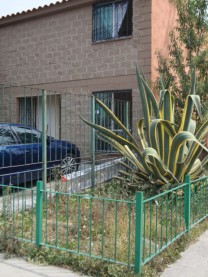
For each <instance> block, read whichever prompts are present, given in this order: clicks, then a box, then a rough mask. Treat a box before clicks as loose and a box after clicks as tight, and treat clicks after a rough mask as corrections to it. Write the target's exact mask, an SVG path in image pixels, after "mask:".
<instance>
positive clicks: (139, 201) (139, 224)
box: [134, 192, 144, 276]
mask: <svg viewBox="0 0 208 277" xmlns="http://www.w3.org/2000/svg"><path fill="white" fill-rule="evenodd" d="M143 199H144V196H143V192H137V194H136V226H135V264H134V270H135V272H136V273H137V274H138V276H140V275H141V273H142V264H143V205H144V204H143Z"/></svg>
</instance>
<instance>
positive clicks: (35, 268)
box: [0, 254, 84, 277]
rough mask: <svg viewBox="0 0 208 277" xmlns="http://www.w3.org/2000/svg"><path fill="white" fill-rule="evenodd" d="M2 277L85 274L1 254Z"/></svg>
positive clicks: (0, 268) (63, 276)
mask: <svg viewBox="0 0 208 277" xmlns="http://www.w3.org/2000/svg"><path fill="white" fill-rule="evenodd" d="M0 276H1V277H11V276H15V277H80V276H84V275H81V274H79V273H76V272H73V271H71V270H68V269H64V268H59V267H55V266H45V265H36V264H32V263H29V262H26V261H25V260H23V259H21V258H9V259H4V255H3V254H0Z"/></svg>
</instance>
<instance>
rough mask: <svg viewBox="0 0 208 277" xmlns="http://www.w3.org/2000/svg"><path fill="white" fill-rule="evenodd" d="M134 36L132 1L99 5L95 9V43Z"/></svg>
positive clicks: (93, 35)
mask: <svg viewBox="0 0 208 277" xmlns="http://www.w3.org/2000/svg"><path fill="white" fill-rule="evenodd" d="M130 35H132V0H121V1H113V2H107V3H106V2H105V3H101V4H97V5H95V6H94V7H93V34H92V39H93V42H96V41H102V40H108V39H114V38H120V37H125V36H130Z"/></svg>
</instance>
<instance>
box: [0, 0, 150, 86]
mask: <svg viewBox="0 0 208 277" xmlns="http://www.w3.org/2000/svg"><path fill="white" fill-rule="evenodd" d="M150 4H151V1H150V0H145V1H144V0H134V20H133V21H134V25H133V30H134V31H133V36H132V37H131V38H127V39H120V40H114V41H108V42H102V43H95V44H92V39H91V37H92V6H91V5H89V6H84V7H82V8H77V9H73V10H69V11H66V12H61V13H59V14H54V15H49V16H43V17H40V18H37V19H33V20H26V21H23V22H18V21H17V22H16V23H15V24H10V25H8V26H7V25H4V26H3V27H1V28H0V78H1V80H4V81H7V82H10V81H12V82H13V83H14V84H15V85H36V84H38V85H40V84H48V83H50V84H52V83H54V82H55V83H57V82H59V83H60V82H69V81H72V80H73V81H79V80H89V79H97V78H105V77H109V76H111V77H112V76H123V75H125V76H126V75H132V74H135V66H136V65H137V64H138V63H139V64H140V65H142V66H143V67H144V71H145V72H146V73H147V74H148V75H150V73H151V72H150V70H151V69H150V66H151V61H150V57H151V54H150V50H151V49H150V46H149V45H150V40H151V37H150V35H151V32H150V29H151V23H150V19H151V16H150V8H151V7H150V6H151V5H150ZM31 14H32V13H31ZM16 17H17V16H16ZM0 22H1V20H0ZM78 86H79V85H78Z"/></svg>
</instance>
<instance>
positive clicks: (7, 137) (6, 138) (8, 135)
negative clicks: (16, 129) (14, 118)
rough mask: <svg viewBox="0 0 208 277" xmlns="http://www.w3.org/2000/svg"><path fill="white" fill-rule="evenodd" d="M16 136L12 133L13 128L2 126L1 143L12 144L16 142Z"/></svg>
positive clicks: (0, 132)
mask: <svg viewBox="0 0 208 277" xmlns="http://www.w3.org/2000/svg"><path fill="white" fill-rule="evenodd" d="M15 143H16V141H15V138H14V136H13V134H12V131H11V129H7V128H4V127H1V128H0V145H10V144H15Z"/></svg>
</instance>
